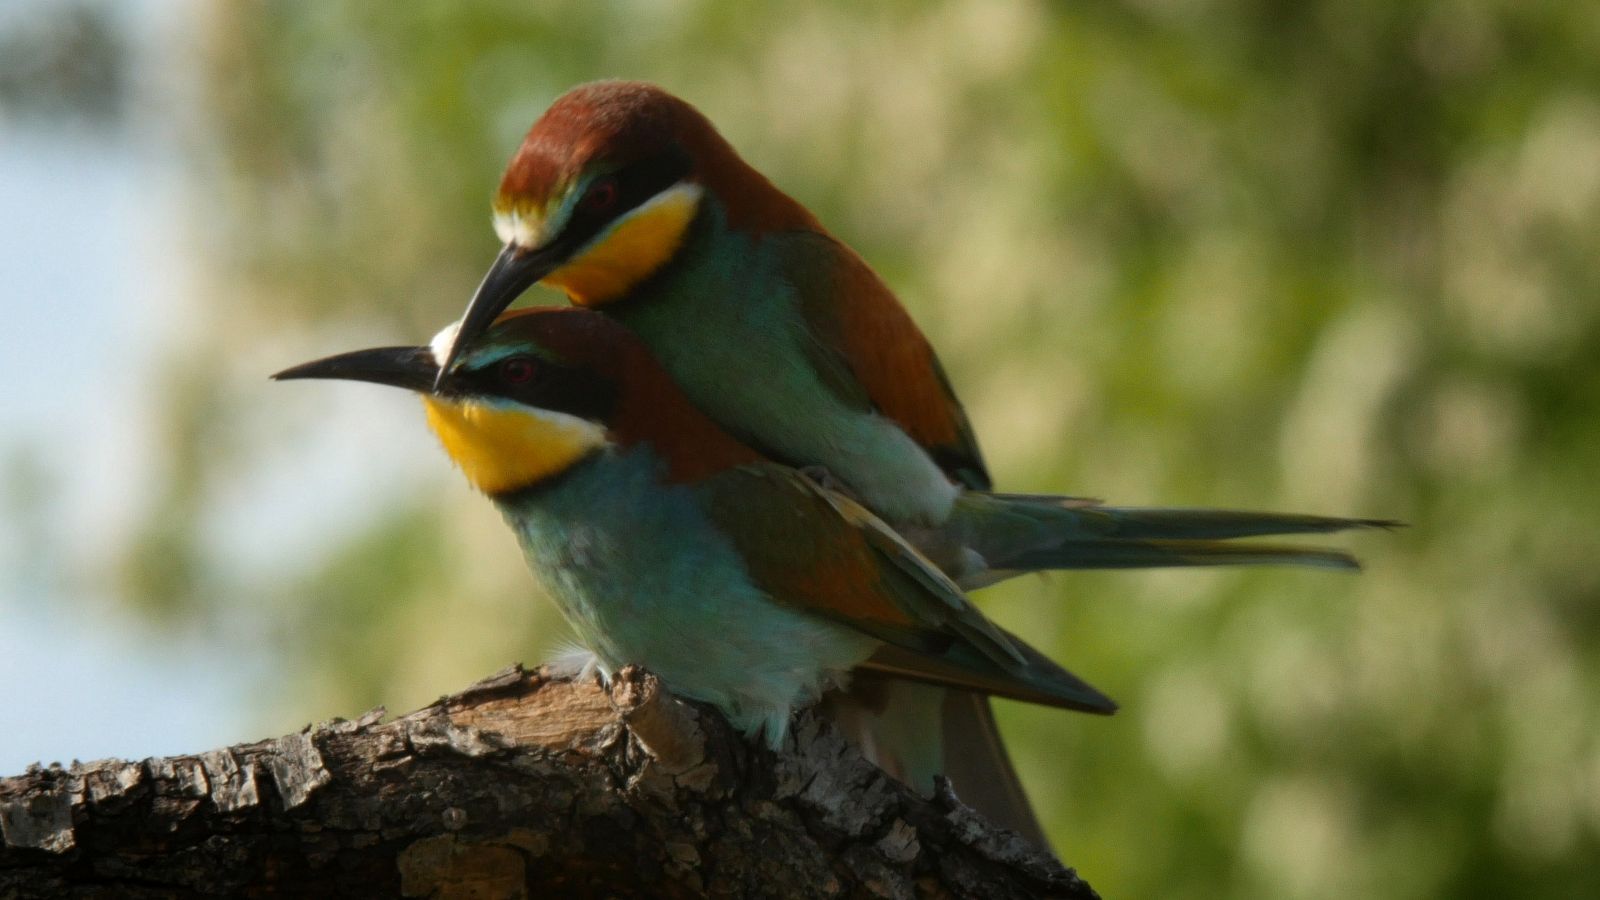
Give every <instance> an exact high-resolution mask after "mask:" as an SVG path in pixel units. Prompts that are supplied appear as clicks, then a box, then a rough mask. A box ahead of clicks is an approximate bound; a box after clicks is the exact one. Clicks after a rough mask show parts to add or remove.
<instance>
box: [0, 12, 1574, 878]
mask: <svg viewBox="0 0 1600 900" xmlns="http://www.w3.org/2000/svg"><path fill="white" fill-rule="evenodd" d="M605 76H624V77H637V78H646V79H650V80H654V81H657V82H660V83H662V84H664V85H666V86H667V87H669V88H670V89H672V90H674V91H676V92H678V93H680V94H682V95H684V96H685V97H687V98H690V99H691V100H692V101H693V102H695V103H697V104H698V105H699V106H701V108H702V109H704V110H705V111H706V112H707V113H708V114H709V115H710V116H711V117H712V119H713V120H714V121H716V122H718V123H719V124H720V126H721V127H722V128H723V130H724V131H725V133H726V134H727V135H728V136H729V137H730V138H731V139H732V140H733V142H734V143H735V145H736V146H738V147H739V148H740V149H741V150H742V152H743V153H744V154H745V155H746V156H747V157H748V158H749V159H751V160H752V161H753V162H754V163H755V164H756V165H757V166H758V167H760V168H761V169H763V170H764V171H766V172H767V173H768V174H769V175H771V176H772V177H773V178H774V179H775V180H776V181H777V182H778V183H779V184H780V185H782V186H784V187H785V188H787V189H788V190H789V191H790V192H791V193H793V194H795V195H796V196H797V197H799V198H800V199H801V200H802V201H803V202H805V203H806V204H808V205H809V206H811V207H812V209H814V210H815V211H816V212H817V213H818V214H819V215H820V216H821V218H822V219H823V220H824V221H826V222H828V223H829V224H830V226H831V227H832V228H833V229H834V230H835V231H836V232H837V233H839V234H840V235H841V236H843V237H844V238H845V239H846V240H848V241H849V242H851V243H853V244H854V245H855V246H856V247H857V248H858V249H860V250H861V251H862V252H863V253H864V254H865V256H866V257H867V258H868V259H869V260H870V261H871V262H873V263H874V265H876V266H877V267H878V269H879V271H880V272H882V273H883V274H884V275H885V277H886V278H887V279H888V281H889V282H890V283H891V284H892V285H893V286H894V287H895V288H896V289H897V290H898V291H899V293H900V295H901V296H902V297H903V298H904V300H905V302H906V303H907V305H908V306H910V307H911V309H912V311H913V313H914V315H915V316H916V317H917V319H918V320H919V321H920V322H921V323H922V325H923V327H924V328H925V330H926V331H927V333H928V334H929V336H930V337H931V338H932V339H933V341H934V343H935V344H936V345H937V346H938V347H939V349H940V351H941V353H942V355H943V358H944V360H945V362H946V364H947V366H948V368H949V369H950V370H951V373H952V376H953V378H954V381H955V383H956V385H957V386H958V388H959V390H960V391H961V393H962V395H963V397H964V398H965V400H966V402H967V406H968V409H969V411H970V413H971V415H972V417H973V419H974V420H975V422H976V425H977V428H978V432H979V434H980V435H981V437H982V439H983V443H984V447H985V449H986V451H987V453H988V456H989V460H990V463H991V466H992V468H993V470H994V473H995V475H996V477H997V479H998V482H999V484H1000V485H1001V486H1002V487H1004V488H1006V489H1008V490H1016V491H1027V490H1037V491H1056V492H1072V493H1080V494H1090V495H1094V496H1100V497H1105V498H1108V499H1111V500H1114V501H1117V502H1123V503H1170V504H1207V505H1226V506H1236V507H1262V508H1284V509H1291V510H1302V511H1314V512H1322V513H1330V514H1353V515H1370V516H1386V517H1395V518H1400V519H1404V520H1407V521H1408V522H1410V523H1411V526H1412V527H1410V528H1409V529H1407V530H1404V531H1401V532H1398V533H1395V534H1374V535H1361V536H1357V537H1354V538H1352V539H1350V541H1349V542H1348V543H1349V544H1350V545H1352V546H1353V547H1354V548H1355V549H1356V550H1357V551H1358V552H1359V553H1360V554H1361V556H1362V557H1363V558H1364V559H1365V561H1366V562H1367V566H1368V568H1367V571H1366V572H1365V573H1364V574H1362V575H1360V576H1357V577H1344V576H1337V575H1330V574H1325V573H1319V572H1310V573H1306V572H1297V571H1261V570H1258V571H1249V572H1165V573H1114V574H1092V575H1073V576H1059V577H1052V578H1048V579H1044V578H1040V579H1024V580H1021V581H1019V582H1018V583H1015V584H1012V585H1007V586H1004V587H1002V588H998V589H995V590H992V591H989V592H986V593H985V595H984V596H983V597H982V598H981V599H982V601H983V603H984V605H985V607H986V609H988V610H989V611H990V613H991V614H993V615H994V616H995V617H996V618H998V619H1000V620H1001V621H1003V622H1004V623H1005V624H1006V625H1007V626H1009V627H1010V628H1012V629H1014V630H1017V631H1019V632H1021V633H1023V634H1025V635H1028V636H1029V637H1030V638H1031V639H1032V640H1034V641H1036V642H1037V643H1038V644H1040V645H1041V646H1042V647H1044V648H1046V649H1048V650H1049V651H1050V652H1052V653H1053V654H1054V655H1056V656H1057V657H1058V658H1060V659H1062V660H1064V661H1066V662H1067V663H1068V664H1069V665H1070V666H1071V667H1072V668H1073V669H1074V670H1076V671H1078V672H1079V673H1081V674H1083V675H1085V676H1086V677H1088V678H1089V679H1090V680H1092V681H1093V682H1095V683H1096V684H1098V685H1099V686H1100V687H1102V688H1104V689H1106V690H1107V691H1108V692H1110V693H1111V694H1112V695H1114V696H1116V697H1117V698H1118V699H1119V700H1120V701H1122V703H1123V704H1124V709H1123V711H1122V713H1121V714H1119V715H1118V716H1116V717H1114V718H1112V719H1109V720H1106V719H1096V718H1089V717H1076V716H1072V715H1067V714H1061V713H1055V712H1042V711H1037V710H1030V709H1025V708H1021V707H1017V706H1005V707H1004V708H1003V709H1002V711H1001V714H1002V720H1003V724H1004V726H1005V729H1006V732H1007V735H1008V737H1009V739H1010V741H1011V742H1012V745H1013V746H1014V748H1015V753H1016V756H1017V757H1018V760H1019V764H1020V766H1021V769H1022V771H1023V775H1024V778H1025V780H1026V781H1027V783H1028V785H1029V787H1030V789H1031V790H1032V791H1033V792H1034V794H1035V796H1036V797H1037V799H1038V801H1039V803H1040V805H1041V807H1042V809H1043V812H1044V814H1045V816H1046V818H1047V821H1048V825H1049V829H1050V831H1051V834H1052V835H1053V837H1054V839H1055V841H1056V843H1057V845H1058V847H1059V848H1060V849H1061V851H1062V853H1063V855H1064V856H1065V858H1066V859H1067V861H1068V862H1069V863H1070V864H1072V865H1075V866H1077V867H1079V869H1080V870H1081V871H1082V872H1083V874H1084V875H1085V876H1086V877H1087V878H1088V879H1089V880H1090V882H1091V883H1093V884H1094V885H1095V886H1096V887H1097V888H1099V890H1100V891H1101V892H1102V893H1103V894H1105V895H1106V896H1110V897H1168V898H1172V897H1211V896H1231V897H1262V898H1313V897H1345V896H1364V897H1393V898H1411V897H1443V896H1449V897H1471V896H1482V897H1502V896H1523V897H1533V896H1552V897H1590V896H1596V895H1597V893H1600V605H1597V603H1600V566H1597V565H1596V556H1597V551H1600V475H1597V472H1596V470H1597V466H1600V378H1597V374H1600V302H1597V300H1600V16H1597V15H1595V13H1594V10H1593V9H1592V8H1590V7H1588V6H1587V5H1585V4H1581V3H1570V4H1568V3H1555V2H1548V3H1547V2H1534V3H1529V2H1526V0H1473V2H1462V3H1448V2H1435V3H1350V2H1347V0H1311V2H1293V3H1288V2H1284V3H1275V2H1259V0H1258V2H1240V3H1221V2H1208V0H1172V2H1161V0H1140V2H1128V3H1103V2H1092V3H1078V4H1052V3H1047V2H1043V0H956V2H938V3H922V2H914V3H913V2H902V3H889V4H857V3H850V2H838V3H823V4H814V5H805V6H803V7H802V6H798V5H777V4H773V5H766V4H743V3H732V2H729V3H710V2H701V3H670V2H654V0H637V2H603V3H596V2H593V0H582V2H541V3H537V4H535V3H527V2H502V3H490V2H483V3H473V4H457V3H450V2H426V3H412V4H405V5H403V6H398V7H397V6H394V5H391V4H371V3H354V2H351V3H302V4H216V3H201V2H187V3H186V2H175V0H174V2H153V0H141V2H132V3H122V2H115V3H113V2H110V0H105V2H88V0H61V2H46V0H6V2H4V3H0V297H3V298H4V307H3V309H4V321H5V323H6V324H5V327H4V334H5V338H6V339H5V349H6V362H5V364H4V367H3V368H4V373H5V375H4V388H3V389H0V509H3V517H0V771H4V772H7V773H14V772H17V771H20V769H21V768H22V767H23V766H24V765H26V764H27V763H28V762H30V761H33V760H35V759H44V760H47V761H48V760H52V759H61V760H67V759H70V758H72V757H80V758H85V759H88V758H93V757H97V756H104V755H113V754H114V755H121V756H132V757H139V756H144V755H149V754H154V753H172V752H180V751H192V750H199V749H203V748H207V747H211V746H214V745H218V744H222V743H224V742H230V741H237V740H243V739H251V738H257V737H261V736H265V735H270V734H276V733H281V732H285V731H288V730H290V729H293V728H296V727H299V726H300V725H302V724H304V723H305V722H307V721H311V720H318V719H324V718H327V717H331V716H334V715H345V716H351V715H354V714H356V713H359V712H361V711H362V710H364V709H365V708H367V707H369V706H372V705H376V704H380V703H382V704H386V705H387V706H388V707H389V708H390V709H391V710H395V711H399V710H404V709H409V708H412V707H415V706H417V705H419V704H422V703H425V702H427V701H429V700H431V699H432V698H433V697H435V696H437V695H439V694H441V693H445V692H447V691H450V690H452V689H456V688H459V687H462V686H464V685H465V684H466V683H468V682H469V681H470V680H472V679H474V678H476V677H479V676H481V675H484V674H487V673H488V672H490V671H493V670H495V669H497V668H499V667H500V666H502V665H504V664H506V663H507V662H510V661H513V660H524V661H528V662H536V661H538V660H539V659H541V658H543V656H544V655H545V654H547V653H549V652H550V651H551V649H552V648H553V647H555V646H557V645H558V644H559V643H560V642H561V641H562V639H563V637H564V631H563V629H562V627H561V626H560V624H559V622H558V621H557V620H556V618H555V616H554V615H553V613H552V611H551V609H550V608H549V606H548V605H547V604H545V603H543V602H536V601H535V600H534V598H533V596H532V593H531V592H532V588H531V586H530V583H529V579H528V578H527V576H526V575H525V574H524V572H523V571H522V568H521V562H520V558H519V557H518V555H517V552H516V548H515V546H514V544H513V541H512V539H511V537H510V535H509V533H507V532H506V530H505V529H504V528H503V527H502V525H501V523H500V522H499V521H498V520H497V518H496V516H495V514H494V513H493V511H492V510H491V509H490V507H489V506H488V504H487V503H484V502H482V500H481V498H477V497H475V496H473V495H471V494H470V493H469V491H468V490H467V489H466V487H465V485H464V484H463V482H462V481H461V479H460V478H459V477H458V476H457V475H456V474H455V473H453V472H452V471H451V470H450V467H449V465H448V464H447V462H446V461H445V459H444V458H443V456H442V455H441V454H439V453H438V452H437V450H436V448H435V447H434V446H433V445H432V441H431V438H430V437H429V436H428V435H427V433H426V431H425V429H424V426H423V424H422V421H421V416H420V415H418V410H417V408H416V406H415V402H414V400H411V399H409V398H406V397H404V396H401V395H400V394H399V392H394V391H385V390H381V389H378V388H367V387H363V386H359V385H336V384H272V383H269V382H268V381H267V380H266V376H267V374H268V373H270V372H273V371H275V370H277V369H279V368H281V367H283V366H286V365H288V364H292V363H296V362H300V361H303V360H306V359H309V358H312V357H315V356H319V355H322V354H324V353H329V352H335V351H340V350H346V349H354V348H356V347H363V346H371V345H376V344H383V343H392V342H417V341H420V340H423V339H425V338H427V337H428V336H430V335H431V334H432V333H433V332H434V331H435V330H437V329H438V328H439V327H440V326H441V325H442V324H444V323H445V322H446V321H448V320H449V319H451V318H453V317H454V316H456V315H457V314H458V313H459V311H460V310H461V308H462V304H463V302H464V301H465V300H466V298H467V296H468V294H469V292H470V291H471V290H472V288H473V287H474V286H475V284H476V282H477V279H478V277H479V276H480V274H481V272H482V271H483V269H484V267H485V266H486V265H487V264H488V263H489V261H490V260H491V259H492V258H493V255H494V253H495V251H496V249H497V248H496V244H495V240H494V237H493V234H492V232H491V230H490V227H489V222H488V198H489V196H490V193H491V191H492V189H493V187H494V184H495V183H496V180H497V179H498V175H499V172H500V169H501V167H502V166H503V165H504V162H505V160H506V159H507V158H508V156H509V154H510V152H511V151H512V150H513V149H514V147H515V146H516V144H517V141H518V139H519V137H520V136H521V134H522V132H523V131H524V130H525V129H526V128H527V126H528V125H529V123H531V122H532V121H533V119H534V118H535V117H536V116H537V115H538V114H539V113H540V112H541V111H542V110H543V109H544V107H545V106H546V105H547V104H548V103H549V102H550V101H551V100H552V99H553V98H554V97H556V96H557V95H558V94H560V93H561V92H562V91H563V90H564V89H566V88H567V87H569V86H571V85H573V84H575V83H578V82H581V81H584V80H588V79H592V78H596V77H605ZM539 299H541V300H542V301H544V302H556V301H557V299H558V298H556V297H554V296H551V295H548V294H546V295H543V296H542V297H541V298H539Z"/></svg>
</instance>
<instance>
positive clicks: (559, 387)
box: [451, 356, 618, 423]
mask: <svg viewBox="0 0 1600 900" xmlns="http://www.w3.org/2000/svg"><path fill="white" fill-rule="evenodd" d="M524 358H526V359H528V360H529V361H530V362H531V363H532V364H533V365H534V366H535V369H536V370H535V372H534V375H533V377H532V378H529V379H528V380H527V381H525V382H521V383H519V384H508V383H506V381H505V380H504V379H502V378H500V375H499V373H500V367H501V365H502V364H503V363H504V360H501V361H500V362H496V363H495V364H494V365H492V366H490V367H489V368H487V369H480V370H476V371H470V372H461V371H458V372H457V373H456V375H455V376H454V377H453V378H452V379H451V380H452V381H453V382H454V388H455V392H456V393H459V394H463V395H475V396H480V397H484V396H488V397H502V398H505V399H507V400H514V401H516V402H518V403H521V404H524V405H526V406H532V407H537V408H538V409H548V410H553V411H555V412H562V413H566V414H568V415H573V416H577V417H578V418H580V419H588V420H590V421H593V422H602V423H603V422H606V421H608V420H610V418H611V416H612V415H613V414H614V413H615V412H616V409H617V399H618V397H617V394H618V392H617V385H616V382H614V381H612V380H611V379H609V378H606V377H605V376H603V375H600V374H597V373H595V372H592V371H588V370H584V369H574V368H571V367H569V366H563V365H560V364H558V363H552V362H549V361H547V360H544V359H536V358H534V357H531V356H530V357H524Z"/></svg>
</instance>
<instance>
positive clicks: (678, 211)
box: [544, 182, 702, 306]
mask: <svg viewBox="0 0 1600 900" xmlns="http://www.w3.org/2000/svg"><path fill="white" fill-rule="evenodd" d="M701 193H702V189H701V187H700V186H699V185H697V184H690V183H688V182H683V183H680V184H677V185H674V186H673V187H671V188H668V189H667V190H665V191H662V192H661V193H659V194H657V195H656V196H654V197H651V198H650V199H649V200H647V201H645V202H644V203H642V204H640V205H639V207H638V208H636V209H634V210H633V211H632V212H630V213H628V214H627V215H625V216H623V217H622V218H621V219H618V220H617V221H616V222H615V223H613V224H612V225H611V226H610V227H609V228H607V229H606V230H605V231H602V232H601V233H600V234H599V235H597V236H596V237H595V239H594V240H593V241H590V242H589V245H588V246H586V247H584V248H583V250H581V251H579V253H578V255H577V256H575V257H573V258H572V260H571V261H569V262H568V263H567V264H566V265H564V266H562V267H561V268H559V269H556V270H555V271H554V272H551V273H550V274H549V275H546V276H545V277H544V283H545V284H548V285H550V286H551V287H556V288H560V289H561V290H563V291H566V293H567V296H568V297H570V298H572V302H573V303H576V304H578V305H579V306H603V305H605V304H607V303H610V302H611V301H613V300H616V299H618V298H620V297H622V296H624V295H626V294H627V293H628V291H630V290H632V289H633V286H634V285H636V284H638V283H639V282H641V281H643V280H645V279H646V278H648V277H650V275H651V274H652V273H654V272H655V271H656V270H657V269H659V268H661V267H662V266H663V265H665V264H666V262H667V260H669V259H671V258H672V257H673V255H674V254H676V253H677V252H678V248H679V247H681V246H683V239H684V236H685V235H686V234H687V232H688V230H689V223H691V222H693V221H694V216H695V212H696V211H697V210H698V209H699V208H700V196H701Z"/></svg>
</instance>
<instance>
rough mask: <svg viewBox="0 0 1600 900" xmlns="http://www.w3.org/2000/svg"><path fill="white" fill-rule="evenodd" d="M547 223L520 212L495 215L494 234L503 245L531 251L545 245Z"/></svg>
mask: <svg viewBox="0 0 1600 900" xmlns="http://www.w3.org/2000/svg"><path fill="white" fill-rule="evenodd" d="M544 227H545V222H544V220H543V219H541V218H540V217H538V216H534V215H528V214H524V213H519V212H510V211H507V212H497V213H495V214H494V233H495V234H496V235H497V236H498V237H499V238H500V241H501V243H504V244H510V245H511V246H513V247H521V248H523V249H530V248H533V247H538V246H539V245H541V244H543V243H544Z"/></svg>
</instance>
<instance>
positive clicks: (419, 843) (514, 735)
mask: <svg viewBox="0 0 1600 900" xmlns="http://www.w3.org/2000/svg"><path fill="white" fill-rule="evenodd" d="M382 715H383V713H382V710H376V711H374V712H372V713H368V714H367V715H365V716H363V717H361V718H360V719H357V720H355V721H343V720H336V721H334V722H331V723H326V724H321V725H316V726H311V727H308V728H306V729H305V730H304V731H301V732H299V733H297V734H291V735H288V736H285V737H281V738H277V739H276V740H268V741H261V742H259V743H254V744H241V745H238V746H234V747H229V748H226V749H222V750H213V751H210V752H207V753H201V754H198V755H194V756H176V757H170V758H165V759H147V760H144V761H142V762H123V761H120V760H104V761H100V762H93V763H76V762H75V763H73V764H72V766H71V767H68V768H63V767H61V766H59V765H53V766H50V767H48V768H43V767H33V768H31V769H30V770H29V771H28V772H27V773H26V774H23V775H20V776H17V777H13V778H6V779H3V780H0V833H3V841H0V897H3V898H34V897H119V898H121V897H136V898H137V897H198V896H218V895H223V896H295V897H322V896H338V897H438V898H457V897H476V898H494V897H552V896H556V897H564V896H575V897H584V896H603V897H698V896H727V897H913V896H919V897H984V898H1003V897H1093V896H1095V894H1094V892H1093V891H1092V890H1090V888H1089V886H1088V885H1087V884H1085V883H1084V882H1083V881H1082V880H1080V879H1079V878H1078V877H1077V875H1076V874H1075V873H1074V872H1073V871H1072V870H1071V869H1067V868H1064V867H1063V866H1061V865H1060V863H1058V862H1057V861H1056V860H1055V859H1054V858H1052V857H1051V856H1049V855H1047V854H1046V853H1044V852H1042V851H1040V850H1038V849H1037V848H1034V847H1032V846H1031V845H1029V844H1028V843H1026V842H1025V841H1023V840H1022V839H1021V838H1019V837H1018V836H1016V835H1014V834H1012V833H1010V832H1007V831H1002V830H1000V829H997V828H996V827H994V826H992V825H990V824H989V823H987V822H986V821H984V820H983V819H981V818H979V817H978V816H977V814H975V813H973V812H972V811H971V810H969V809H967V808H966V807H964V806H962V805H961V803H960V801H959V800H958V799H957V798H955V797H954V796H953V795H951V794H950V792H949V791H948V790H945V791H942V792H941V794H940V795H939V796H937V797H935V798H933V799H932V800H926V799H923V798H920V797H918V796H917V795H915V794H914V793H913V792H911V791H908V790H906V789H905V788H903V787H902V786H901V785H900V784H899V783H898V782H895V781H893V780H891V779H889V778H887V777H886V776H884V775H883V773H882V772H880V771H879V770H878V769H877V768H875V767H874V766H872V765H871V764H869V763H867V762H866V761H864V760H863V759H862V758H861V757H860V756H859V755H858V754H857V753H855V751H854V750H853V749H852V748H851V747H850V746H849V745H848V744H846V743H845V742H844V741H843V740H842V739H841V738H840V737H839V736H838V735H837V733H835V732H834V731H833V730H832V728H830V727H829V726H827V725H825V724H823V723H821V722H820V721H819V720H817V719H815V718H813V717H811V716H809V715H804V716H801V717H800V718H799V719H798V720H797V722H796V727H795V736H794V738H793V740H792V741H791V742H790V743H789V745H788V746H786V747H785V748H784V750H783V751H782V752H779V753H772V752H770V751H768V750H766V749H765V748H762V747H758V746H754V745H752V744H751V743H750V742H749V741H747V740H745V739H743V738H742V737H740V736H739V735H738V734H736V733H735V732H733V731H732V730H731V729H730V728H729V726H728V725H727V723H726V722H725V720H724V719H723V718H722V717H721V716H720V715H718V714H717V713H716V712H715V711H713V710H711V709H709V708H707V707H704V706H700V705H698V704H693V703H686V702H683V701H680V700H677V699H675V698H673V697H671V696H670V695H669V694H668V693H667V692H666V691H665V690H663V689H662V688H661V686H660V683H659V682H658V681H657V680H656V679H655V678H654V677H653V676H651V675H649V674H648V673H645V672H642V671H638V670H632V669H630V670H626V671H624V672H623V673H622V674H621V675H620V676H619V677H617V678H616V679H615V680H613V682H612V683H611V684H610V686H609V687H601V686H600V685H598V684H596V683H595V682H594V681H592V680H588V679H578V678H573V677H569V676H565V675H557V674H555V673H553V672H552V671H551V670H549V669H538V670H535V671H524V670H523V669H522V668H521V667H513V668H511V669H507V670H506V671H504V672H501V673H500V674H498V675H495V676H493V677H491V678H489V679H487V680H485V681H482V682H480V683H478V684H476V685H474V686H473V687H471V688H468V689H467V690H466V691H463V692H462V693H460V694H456V695H454V696H450V697H445V698H442V699H441V700H439V701H438V702H437V703H435V704H433V705H432V706H429V707H427V708H425V709H421V710H418V711H417V712H414V713H412V714H410V715H407V716H404V717H401V718H398V719H394V720H392V721H388V722H383V721H381V719H382Z"/></svg>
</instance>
